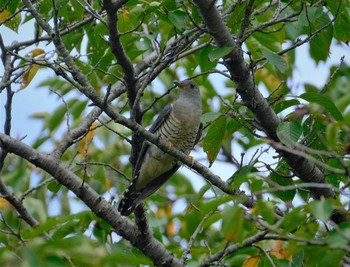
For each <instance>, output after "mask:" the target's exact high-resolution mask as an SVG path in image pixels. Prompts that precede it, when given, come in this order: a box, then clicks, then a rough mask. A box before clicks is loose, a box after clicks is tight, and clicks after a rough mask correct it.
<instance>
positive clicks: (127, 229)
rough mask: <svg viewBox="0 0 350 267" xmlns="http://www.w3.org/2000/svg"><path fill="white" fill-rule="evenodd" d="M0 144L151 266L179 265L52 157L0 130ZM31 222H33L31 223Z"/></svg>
mask: <svg viewBox="0 0 350 267" xmlns="http://www.w3.org/2000/svg"><path fill="white" fill-rule="evenodd" d="M0 146H1V147H2V148H5V149H7V150H8V151H10V152H11V153H14V154H16V155H18V156H20V157H22V158H24V159H26V160H28V161H29V162H31V163H32V164H34V165H35V166H37V167H39V168H41V169H42V170H44V171H46V172H47V173H49V174H50V175H52V176H53V177H54V178H55V179H56V180H57V181H58V182H59V183H61V184H62V185H64V186H65V187H67V188H68V189H69V190H70V191H72V192H73V193H74V194H75V195H76V196H77V197H78V198H80V199H81V200H82V201H83V202H84V203H85V204H86V205H87V206H88V207H89V208H90V209H91V210H92V211H93V212H94V213H95V214H96V215H97V216H98V217H100V218H102V219H103V220H105V221H106V222H107V223H109V224H110V225H111V226H112V227H113V228H114V229H115V231H116V232H117V233H118V234H119V235H121V236H122V237H123V238H125V239H127V240H129V241H130V243H131V244H132V245H134V246H135V247H137V248H138V249H140V250H141V251H142V252H143V253H144V254H145V255H146V256H148V257H149V258H150V259H151V260H152V261H153V262H154V264H155V265H158V266H182V264H181V263H180V261H179V260H178V259H177V258H175V257H174V255H172V254H171V253H170V252H169V251H167V250H166V249H165V248H164V246H163V245H162V244H161V243H160V242H159V241H157V240H156V239H154V238H153V237H152V235H147V236H144V235H143V234H142V233H141V232H140V231H139V229H138V228H137V226H136V225H135V224H134V223H133V222H132V221H131V220H129V219H128V218H126V217H122V216H120V214H119V213H118V211H117V210H116V209H115V208H114V207H113V206H112V205H111V204H110V203H108V202H107V201H106V200H105V199H103V198H102V197H101V196H100V195H99V194H97V193H96V191H94V190H93V189H92V188H91V187H90V186H89V185H88V184H87V183H82V180H81V179H80V178H79V177H78V176H76V175H75V174H74V173H73V172H71V171H70V170H69V169H68V168H67V167H66V166H65V165H64V164H63V163H62V162H60V161H59V160H57V159H56V158H54V157H52V156H50V155H44V154H42V153H39V152H38V151H36V150H34V149H33V148H31V147H29V146H28V145H26V144H24V143H22V142H20V141H18V140H15V139H13V138H11V137H9V136H7V135H5V134H2V133H0ZM0 186H1V184H0ZM35 225H36V224H35V223H33V226H35ZM145 244H146V245H145Z"/></svg>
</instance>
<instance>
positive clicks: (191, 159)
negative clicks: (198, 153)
mask: <svg viewBox="0 0 350 267" xmlns="http://www.w3.org/2000/svg"><path fill="white" fill-rule="evenodd" d="M188 158H189V159H190V161H191V167H193V165H194V163H195V162H196V160H195V159H194V157H192V156H191V155H189V156H188Z"/></svg>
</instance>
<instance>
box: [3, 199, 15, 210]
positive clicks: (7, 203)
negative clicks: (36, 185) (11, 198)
mask: <svg viewBox="0 0 350 267" xmlns="http://www.w3.org/2000/svg"><path fill="white" fill-rule="evenodd" d="M12 208H13V206H12V205H11V204H10V202H8V201H7V200H6V199H4V198H2V197H1V198H0V210H8V209H12Z"/></svg>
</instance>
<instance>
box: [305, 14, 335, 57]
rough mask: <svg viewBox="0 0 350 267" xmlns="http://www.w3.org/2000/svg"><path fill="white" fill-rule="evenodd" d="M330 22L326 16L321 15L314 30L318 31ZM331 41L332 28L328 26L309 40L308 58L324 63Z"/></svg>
mask: <svg viewBox="0 0 350 267" xmlns="http://www.w3.org/2000/svg"><path fill="white" fill-rule="evenodd" d="M329 22H330V18H329V17H328V15H326V14H322V16H320V18H319V19H318V20H317V23H315V24H316V28H317V29H320V28H322V27H324V26H325V25H327V24H328V23H329ZM332 39H333V26H332V25H331V24H330V25H329V26H327V28H325V29H323V30H322V31H321V32H320V33H319V34H317V35H316V36H315V37H314V38H312V39H311V40H310V56H311V57H312V58H313V59H314V60H315V61H316V62H319V61H326V60H327V58H328V56H329V48H330V46H331V43H332Z"/></svg>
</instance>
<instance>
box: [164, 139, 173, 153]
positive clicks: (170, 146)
mask: <svg viewBox="0 0 350 267" xmlns="http://www.w3.org/2000/svg"><path fill="white" fill-rule="evenodd" d="M166 142H167V144H168V146H169V149H168V151H167V152H169V151H170V149H172V148H173V147H174V144H173V142H171V141H169V140H167V141H166Z"/></svg>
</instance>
